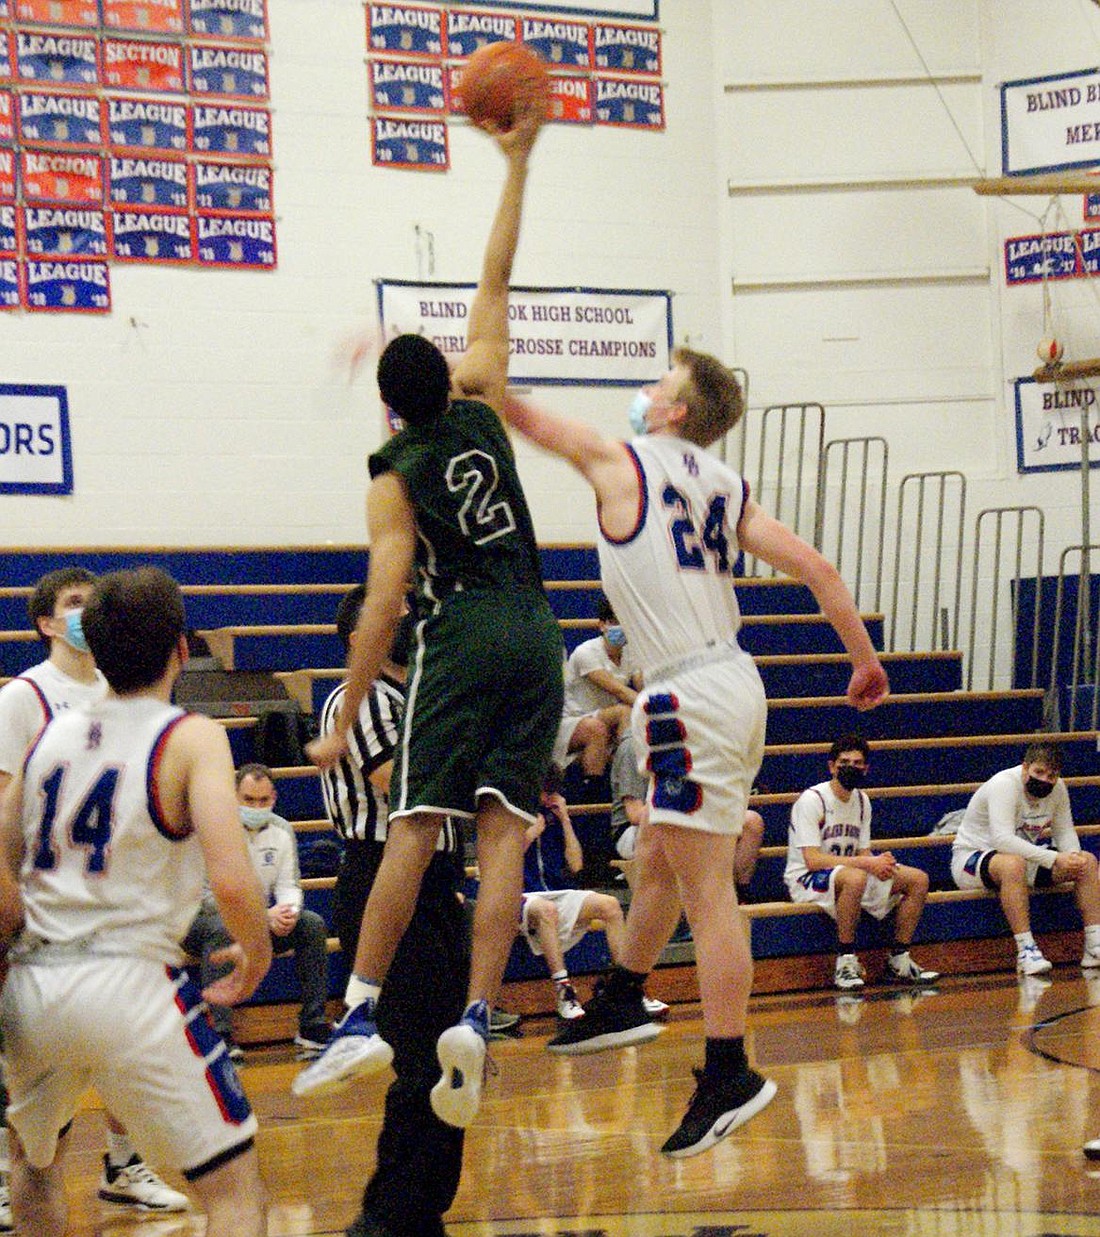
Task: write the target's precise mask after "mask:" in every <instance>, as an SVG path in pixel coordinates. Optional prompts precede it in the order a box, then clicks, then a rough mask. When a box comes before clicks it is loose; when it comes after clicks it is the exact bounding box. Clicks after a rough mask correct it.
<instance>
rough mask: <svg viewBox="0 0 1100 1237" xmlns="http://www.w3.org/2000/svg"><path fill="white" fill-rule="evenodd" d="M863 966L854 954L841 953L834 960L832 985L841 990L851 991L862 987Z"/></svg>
mask: <svg viewBox="0 0 1100 1237" xmlns="http://www.w3.org/2000/svg"><path fill="white" fill-rule="evenodd" d="M862 970H863V967H861V966H860V964H859V959H858V958H857V957H856V956H855V954H841V955H840V957H839V958H837V960H836V970H835V971H834V972H833V986H834V987H836V988H839V989H840V990H841V992H851V991H853V990H855V989H856V988H862V987H863V976H862V974H861V972H862Z"/></svg>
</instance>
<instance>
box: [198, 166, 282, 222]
mask: <svg viewBox="0 0 1100 1237" xmlns="http://www.w3.org/2000/svg"><path fill="white" fill-rule="evenodd" d="M192 176H193V178H194V187H195V206H196V207H197V208H198V209H199V210H217V211H255V212H257V213H259V214H267V215H269V214H271V212H272V210H273V209H274V196H273V193H272V183H273V180H274V176H273V173H272V169H271V168H270V167H269V166H267V165H266V164H260V163H217V162H215V161H214V160H212V159H198V160H196V161H195V164H194V168H193V171H192Z"/></svg>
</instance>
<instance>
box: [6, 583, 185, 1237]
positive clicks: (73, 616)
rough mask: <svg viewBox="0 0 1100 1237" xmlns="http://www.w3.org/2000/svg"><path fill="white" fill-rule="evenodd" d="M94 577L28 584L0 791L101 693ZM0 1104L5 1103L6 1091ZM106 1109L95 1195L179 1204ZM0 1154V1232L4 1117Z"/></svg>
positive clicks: (160, 1207)
mask: <svg viewBox="0 0 1100 1237" xmlns="http://www.w3.org/2000/svg"><path fill="white" fill-rule="evenodd" d="M94 583H95V576H94V575H93V574H92V573H91V572H90V571H88V570H86V569H85V568H83V567H62V568H59V569H58V570H56V571H51V572H49V573H48V574H47V575H44V576H43V577H42V578H41V579H40V580H39V581H38V582H37V583H36V584H35V586H34V589H33V590H32V592H31V596H30V598H29V599H28V603H27V611H28V614H29V617H30V621H31V625H32V626H33V627H34V629H35V630H36V631H37V632H38V636H39V639H41V641H42V642H43V644H44V645H45V646H46V648H47V649H48V650H49V655H48V657H47V658H46V660H45V661H43V662H39V663H38V665H36V666H32V667H31V668H30V669H29V670H25V671H24V672H23V673H22V674H20V675H19V676H17V677H16V678H14V679H12V680H11V682H9V683H6V684H5V685H4V687H3V688H0V794H2V793H3V791H4V790H5V789H6V788H7V785H8V783H9V782H10V781H11V779H12V778H13V777H14V776H15V774H16V773H17V772H18V771H19V769H20V768H21V767H22V764H23V757H24V756H25V755H26V751H27V748H28V747H29V746H30V743H31V740H32V739H34V737H35V735H37V734H38V732H39V731H40V730H41V729H42V727H43V726H45V724H46V723H47V722H48V721H49V720H50V719H51V718H53V717H56V716H58V715H59V714H60V713H62V712H63V711H65V710H67V709H74V708H79V707H81V706H84V705H88V704H94V703H96V702H97V701H99V700H102V699H103V697H104V696H105V695H106V693H107V681H106V679H104V677H103V675H102V674H100V673H99V671H98V670H97V669H96V666H95V660H94V658H93V657H92V655H91V653H90V652H89V651H88V646H87V643H86V641H85V640H84V635H83V632H82V630H81V626H80V612H81V609H82V608H83V606H84V603H85V601H86V600H87V598H88V594H89V593H90V592H91V590H92V585H93V584H94ZM0 1089H2V1088H0ZM2 1106H3V1109H4V1110H6V1108H7V1101H6V1098H5V1099H3V1101H2ZM105 1117H106V1122H107V1146H106V1149H105V1151H104V1153H103V1174H102V1176H101V1177H100V1181H99V1197H100V1198H102V1199H105V1200H106V1201H107V1202H111V1203H119V1204H123V1205H126V1206H129V1207H132V1208H133V1209H134V1210H137V1211H142V1212H146V1211H150V1212H152V1211H159V1212H171V1211H183V1210H185V1209H186V1207H187V1195H186V1194H181V1193H180V1192H179V1190H173V1189H171V1188H170V1187H169V1186H168V1185H166V1184H165V1182H163V1181H162V1180H161V1179H160V1177H159V1176H158V1175H157V1174H156V1173H155V1172H154V1171H153V1170H152V1169H151V1168H150V1167H149V1165H148V1164H146V1163H145V1161H144V1160H143V1159H142V1157H141V1155H140V1153H139V1152H138V1151H137V1149H136V1148H135V1147H134V1145H133V1144H132V1143H131V1141H130V1138H129V1135H128V1134H127V1133H126V1129H125V1127H124V1126H123V1125H122V1123H121V1122H120V1121H119V1120H118V1119H117V1118H116V1117H115V1116H114V1115H113V1114H112V1113H110V1112H107V1113H105ZM0 1119H2V1113H0ZM0 1161H2V1167H3V1180H2V1182H0V1232H9V1231H10V1229H11V1216H10V1206H9V1202H8V1183H7V1164H8V1148H7V1126H6V1125H3V1126H0Z"/></svg>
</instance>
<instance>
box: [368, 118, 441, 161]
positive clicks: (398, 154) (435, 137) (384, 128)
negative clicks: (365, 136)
mask: <svg viewBox="0 0 1100 1237" xmlns="http://www.w3.org/2000/svg"><path fill="white" fill-rule="evenodd" d="M371 162H372V163H373V164H374V166H375V167H388V168H410V169H416V170H418V171H422V172H445V171H446V170H447V169H448V168H449V167H450V166H451V154H450V146H449V145H448V141H447V126H446V124H444V123H443V122H442V121H440V120H412V119H408V118H405V117H401V116H373V117H372V118H371Z"/></svg>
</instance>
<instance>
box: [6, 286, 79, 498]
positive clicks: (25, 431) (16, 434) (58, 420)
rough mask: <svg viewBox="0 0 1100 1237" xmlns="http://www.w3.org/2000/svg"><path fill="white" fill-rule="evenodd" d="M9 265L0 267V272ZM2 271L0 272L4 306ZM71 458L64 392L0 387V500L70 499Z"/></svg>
mask: <svg viewBox="0 0 1100 1237" xmlns="http://www.w3.org/2000/svg"><path fill="white" fill-rule="evenodd" d="M14 265H15V263H14V262H12V263H7V262H4V263H0V267H8V266H14ZM9 275H10V273H9V272H8V271H2V272H0V301H3V302H5V303H6V296H7V288H8V280H9ZM72 492H73V456H72V444H71V442H70V439H69V397H68V394H67V393H66V390H65V388H64V387H46V386H9V385H6V384H5V385H4V386H0V494H71V493H72Z"/></svg>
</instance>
